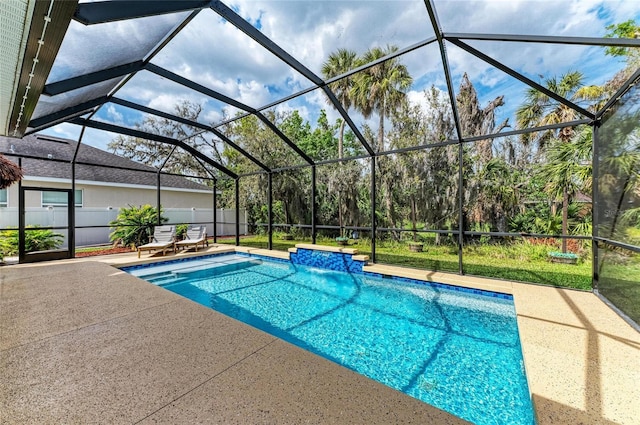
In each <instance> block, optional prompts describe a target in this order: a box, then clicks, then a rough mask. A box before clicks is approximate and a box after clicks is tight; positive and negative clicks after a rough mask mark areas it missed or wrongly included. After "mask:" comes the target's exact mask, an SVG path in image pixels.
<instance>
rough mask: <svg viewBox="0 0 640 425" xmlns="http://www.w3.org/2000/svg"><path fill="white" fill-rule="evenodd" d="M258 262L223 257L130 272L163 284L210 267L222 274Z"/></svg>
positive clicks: (156, 283)
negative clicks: (180, 265) (222, 259)
mask: <svg viewBox="0 0 640 425" xmlns="http://www.w3.org/2000/svg"><path fill="white" fill-rule="evenodd" d="M259 263H260V261H259V260H258V261H256V260H255V259H252V258H247V257H236V258H232V259H225V261H219V260H218V261H216V260H215V259H214V260H210V259H203V260H195V261H194V262H191V263H190V264H189V267H187V268H184V269H181V268H180V267H177V268H176V265H175V264H170V265H167V266H165V267H160V270H158V268H154V269H153V270H154V271H153V272H152V273H145V271H146V272H148V271H149V270H150V269H148V268H141V269H138V270H132V271H131V272H130V273H131V274H133V275H135V276H137V277H139V278H142V279H144V280H146V281H148V282H150V283H153V284H154V285H158V286H163V285H170V284H174V283H179V282H182V281H185V280H188V279H189V278H190V277H193V276H194V275H196V274H198V273H203V272H208V271H210V270H212V269H218V274H222V273H227V272H230V271H237V270H240V269H243V268H247V267H251V266H253V265H256V264H259Z"/></svg>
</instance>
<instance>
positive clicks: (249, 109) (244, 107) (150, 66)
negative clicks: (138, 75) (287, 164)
mask: <svg viewBox="0 0 640 425" xmlns="http://www.w3.org/2000/svg"><path fill="white" fill-rule="evenodd" d="M145 69H147V70H148V71H151V72H153V73H154V74H157V75H159V76H161V77H164V78H167V79H169V80H171V81H173V82H175V83H178V84H181V85H183V86H185V87H188V88H190V89H192V90H195V91H197V92H199V93H202V94H204V95H207V96H209V97H212V98H214V99H217V100H219V101H221V102H223V103H226V104H228V105H231V106H234V107H236V108H238V109H241V110H243V111H245V112H249V113H251V114H254V115H255V116H256V117H258V118H259V119H260V120H261V121H262V122H264V123H265V124H266V125H267V127H269V128H270V129H271V130H272V131H273V132H274V133H276V135H277V136H278V137H280V138H281V139H282V140H283V141H284V142H285V143H286V144H287V145H288V146H289V147H290V148H291V149H293V150H294V151H295V152H296V153H297V154H298V155H300V156H301V157H302V158H303V159H304V160H305V161H307V162H308V163H309V164H313V159H311V158H310V157H309V155H307V154H306V153H304V152H303V151H302V150H301V149H300V148H299V147H298V146H297V145H296V144H295V143H293V142H292V141H291V140H289V138H288V137H287V136H285V135H284V133H282V132H281V131H280V130H279V129H278V128H277V127H276V126H275V125H274V124H273V123H272V122H271V121H269V120H268V119H267V118H266V117H265V116H264V115H262V114H261V113H260V112H259V111H257V110H256V109H254V108H252V107H250V106H248V105H245V104H244V103H240V102H238V101H236V100H233V99H231V98H230V97H228V96H225V95H223V94H222V93H218V92H217V91H215V90H211V89H210V88H208V87H205V86H203V85H200V84H198V83H194V82H193V81H191V80H187V79H186V78H184V77H182V76H180V75H178V74H175V73H173V72H171V71H168V70H166V69H164V68H161V67H159V66H157V65H154V64H152V63H149V64H147V65H146V66H145Z"/></svg>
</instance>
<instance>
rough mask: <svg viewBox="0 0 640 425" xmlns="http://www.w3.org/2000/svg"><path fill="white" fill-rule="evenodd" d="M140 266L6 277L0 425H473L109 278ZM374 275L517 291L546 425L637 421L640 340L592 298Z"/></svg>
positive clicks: (120, 260) (11, 269)
mask: <svg viewBox="0 0 640 425" xmlns="http://www.w3.org/2000/svg"><path fill="white" fill-rule="evenodd" d="M244 250H245V251H246V250H247V249H244ZM249 250H251V249H249ZM233 251H235V250H234V247H218V248H213V247H212V248H209V249H208V250H206V251H201V252H200V253H199V255H202V254H204V253H206V252H233ZM253 252H255V253H260V254H265V253H267V254H268V253H269V252H268V251H267V252H264V251H253ZM190 255H194V254H192V253H189V252H184V251H183V252H181V253H180V254H177V255H167V256H166V257H160V258H158V257H156V256H150V257H147V258H143V259H141V261H140V262H149V261H157V260H167V259H171V258H180V257H185V256H190ZM271 255H276V256H285V255H287V253H282V252H271ZM137 263H139V261H138V259H137V256H136V253H131V254H120V255H111V256H105V257H89V258H86V259H75V260H67V261H56V262H50V263H37V264H32V265H16V266H7V267H0V423H2V424H5V423H6V424H14V423H16V424H20V423H24V424H32V423H39V424H40V423H52V424H53V423H172V424H177V423H189V424H190V423H224V424H229V423H238V424H244V423H252V424H253V423H279V424H280V423H282V424H285V423H286V424H289V423H296V424H297V423H323V424H324V423H328V424H330V423H335V424H346V423H362V424H365V423H366V424H372V423H384V424H389V423H431V424H457V423H464V422H463V421H462V420H460V419H458V418H455V417H453V416H451V415H449V414H447V413H446V412H443V411H441V410H438V409H436V408H434V407H432V406H429V405H427V404H424V403H422V402H420V401H418V400H415V399H413V398H411V397H409V396H406V395H404V394H402V393H399V392H397V391H395V390H393V389H391V388H388V387H386V386H384V385H382V384H379V383H377V382H374V381H372V380H370V379H368V378H365V377H363V376H361V375H358V374H356V373H354V372H351V371H349V370H347V369H345V368H343V367H341V366H339V365H336V364H334V363H331V362H329V361H327V360H325V359H323V358H321V357H318V356H316V355H314V354H311V353H308V352H306V351H304V350H301V349H299V348H297V347H295V346H292V345H290V344H288V343H286V342H283V341H281V340H279V339H277V338H275V337H272V336H270V335H268V334H265V333H263V332H261V331H258V330H256V329H254V328H251V327H249V326H247V325H244V324H242V323H240V322H237V321H235V320H233V319H230V318H227V317H226V316H223V315H221V314H219V313H217V312H215V311H212V310H210V309H208V308H205V307H202V306H200V305H199V304H196V303H194V302H192V301H189V300H187V299H184V298H182V297H180V296H178V295H175V294H173V293H170V292H168V291H165V290H163V289H162V288H159V287H156V286H154V285H152V284H149V283H147V282H144V281H142V280H140V279H137V278H135V277H133V276H131V275H128V274H127V273H124V272H122V271H120V270H118V269H116V268H113V267H111V265H118V266H123V265H130V264H137ZM367 267H370V266H367ZM372 267H379V268H380V267H382V268H386V269H387V270H386V272H389V273H391V272H397V273H399V274H400V275H402V274H403V273H404V274H407V275H412V274H416V273H417V274H421V275H422V274H424V277H422V278H423V279H431V280H434V281H439V282H443V283H454V284H456V283H457V284H459V285H463V286H470V287H479V288H482V289H488V286H490V287H494V288H495V289H494V290H500V291H501V292H508V293H512V294H513V295H514V300H515V304H516V310H517V315H518V326H519V331H520V337H521V340H522V346H523V353H524V358H525V364H526V369H527V375H528V379H529V386H530V389H531V392H532V396H533V400H534V404H535V409H536V414H537V418H538V423H539V424H541V425H542V424H580V423H581V424H637V423H638V418H639V417H640V403H638V400H640V386H639V385H638V384H637V383H638V382H640V334H639V333H638V332H637V331H636V330H634V329H633V328H632V327H631V326H629V325H628V324H627V323H626V322H624V321H623V320H622V319H621V318H620V317H619V316H617V315H616V314H615V313H614V312H613V311H612V310H611V309H610V308H609V307H607V306H606V305H605V304H604V303H603V302H602V301H601V300H600V299H598V298H597V297H596V296H595V295H593V294H591V293H587V292H580V291H573V290H565V289H557V288H550V287H544V286H538V285H528V284H521V283H512V282H504V281H493V280H490V279H482V278H473V277H469V276H457V275H450V274H446V273H433V272H426V271H425V272H420V271H416V270H410V269H400V268H392V267H389V266H378V265H375V266H372ZM396 269H397V270H396ZM374 270H375V269H374ZM378 271H380V269H378ZM409 277H411V276H409ZM487 285H488V286H487ZM497 288H501V289H497Z"/></svg>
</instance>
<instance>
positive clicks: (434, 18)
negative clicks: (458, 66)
mask: <svg viewBox="0 0 640 425" xmlns="http://www.w3.org/2000/svg"><path fill="white" fill-rule="evenodd" d="M432 2H433V0H424V4H425V6H426V7H427V12H428V13H429V20H430V21H431V26H432V27H433V31H434V32H435V34H436V38H437V40H438V46H439V47H440V59H441V60H442V68H443V70H444V79H445V81H446V83H447V92H448V94H449V102H450V103H451V112H452V114H453V123H454V125H455V127H456V134H457V135H458V139H459V140H462V136H463V135H462V126H461V125H460V114H459V113H458V106H457V104H456V98H455V95H454V93H455V92H454V90H453V80H452V79H451V67H450V66H449V59H448V58H449V56H448V55H447V47H446V46H445V44H444V39H443V37H442V28H441V26H440V21H439V20H438V15H437V14H436V8H435V5H434V4H433V3H432Z"/></svg>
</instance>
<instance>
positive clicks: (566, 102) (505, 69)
mask: <svg viewBox="0 0 640 425" xmlns="http://www.w3.org/2000/svg"><path fill="white" fill-rule="evenodd" d="M446 40H447V41H449V42H451V43H453V44H455V45H456V46H458V47H460V48H461V49H463V50H465V51H467V52H468V53H470V54H472V55H473V56H475V57H477V58H479V59H481V60H483V61H485V62H487V63H488V64H490V65H492V66H494V67H495V68H498V69H499V70H501V71H502V72H505V73H506V74H508V75H510V76H512V77H513V78H515V79H517V80H519V81H521V82H523V83H525V84H526V85H528V86H530V87H532V88H534V89H536V90H538V91H539V92H541V93H544V94H545V95H547V96H549V97H550V98H552V99H554V100H556V101H558V102H560V103H562V104H563V105H565V106H567V107H569V108H571V109H573V110H574V111H576V112H578V113H580V114H582V115H584V116H585V117H589V118H591V119H595V115H594V114H593V112H589V111H587V110H586V109H584V108H583V107H581V106H579V105H577V104H575V103H573V102H572V101H570V100H569V99H566V98H564V97H562V96H560V95H559V94H557V93H554V92H553V91H551V90H549V89H548V88H546V87H544V86H543V85H541V84H538V83H536V82H535V81H533V80H531V79H529V78H527V77H525V76H524V75H522V74H520V73H519V72H517V71H515V70H514V69H512V68H509V67H508V66H506V65H504V64H503V63H502V62H499V61H497V60H495V59H493V58H491V57H489V56H488V55H485V54H484V53H482V52H481V51H479V50H477V49H474V48H473V47H471V46H469V45H468V44H466V43H464V42H462V41H460V40H458V39H456V38H447V39H446Z"/></svg>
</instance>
